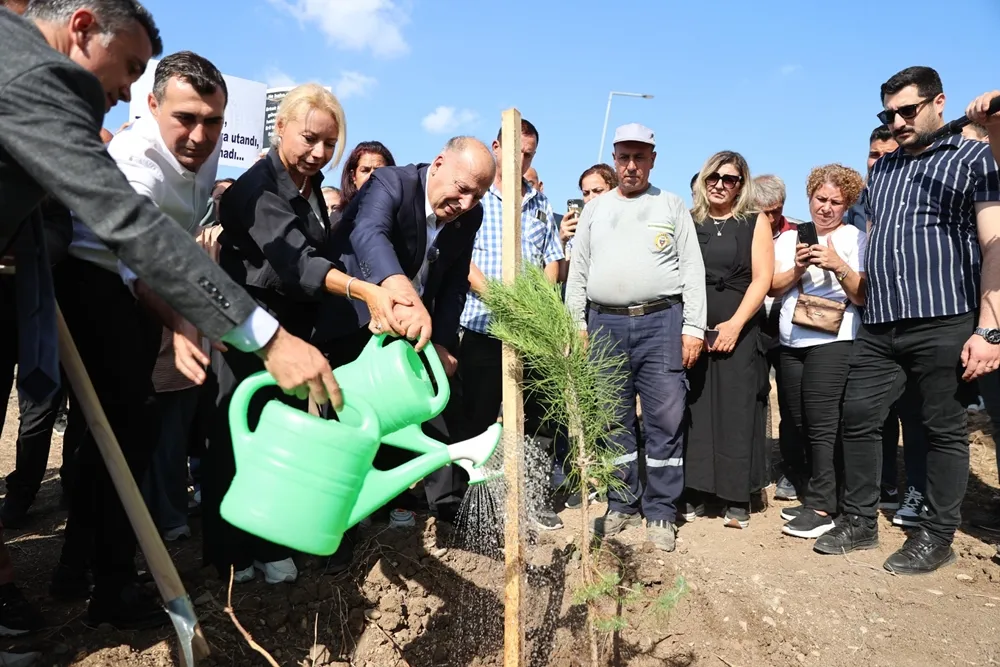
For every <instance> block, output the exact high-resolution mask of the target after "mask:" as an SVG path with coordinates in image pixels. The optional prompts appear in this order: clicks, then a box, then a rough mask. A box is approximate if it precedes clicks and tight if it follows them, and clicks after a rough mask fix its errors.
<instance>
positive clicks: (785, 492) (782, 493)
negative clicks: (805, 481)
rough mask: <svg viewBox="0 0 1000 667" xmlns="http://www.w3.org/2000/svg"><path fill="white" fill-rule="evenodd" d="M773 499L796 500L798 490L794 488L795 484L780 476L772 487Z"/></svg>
mask: <svg viewBox="0 0 1000 667" xmlns="http://www.w3.org/2000/svg"><path fill="white" fill-rule="evenodd" d="M774 499H775V500H798V499H799V492H798V491H796V490H795V485H794V484H792V482H791V480H790V479H788V478H787V477H785V476H784V475H782V476H781V479H779V480H778V483H777V484H776V485H775V487H774Z"/></svg>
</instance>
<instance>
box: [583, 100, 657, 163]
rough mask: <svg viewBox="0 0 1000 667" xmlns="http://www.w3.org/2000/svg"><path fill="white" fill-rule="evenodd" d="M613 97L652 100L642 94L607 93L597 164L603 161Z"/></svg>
mask: <svg viewBox="0 0 1000 667" xmlns="http://www.w3.org/2000/svg"><path fill="white" fill-rule="evenodd" d="M615 95H621V96H622V97H641V98H643V99H645V100H651V99H653V96H652V95H647V94H644V93H622V92H619V91H617V90H612V91H611V92H610V93H608V108H607V109H605V110H604V129H603V130H601V148H600V150H598V151H597V161H598V162H600V161H601V160H603V159H604V139H605V138H606V137H607V136H608V119H609V118H610V117H611V100H612V99H614V96H615Z"/></svg>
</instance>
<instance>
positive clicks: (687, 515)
mask: <svg viewBox="0 0 1000 667" xmlns="http://www.w3.org/2000/svg"><path fill="white" fill-rule="evenodd" d="M677 514H678V516H679V517H680V519H681V521H684V522H686V523H691V522H692V521H694V520H695V519H697V518H698V517H702V516H705V503H699V504H697V505H695V504H693V503H689V502H687V501H686V500H685V501H683V502H681V503H680V505H678V507H677Z"/></svg>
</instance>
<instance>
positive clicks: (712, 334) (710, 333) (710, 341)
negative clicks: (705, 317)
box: [705, 329, 719, 350]
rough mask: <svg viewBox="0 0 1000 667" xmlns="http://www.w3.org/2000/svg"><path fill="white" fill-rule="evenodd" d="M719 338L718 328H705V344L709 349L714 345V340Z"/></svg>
mask: <svg viewBox="0 0 1000 667" xmlns="http://www.w3.org/2000/svg"><path fill="white" fill-rule="evenodd" d="M717 340H719V330H718V329H705V345H707V346H708V349H709V350H711V349H712V348H713V347H715V341H717Z"/></svg>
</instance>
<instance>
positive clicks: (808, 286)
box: [774, 225, 868, 347]
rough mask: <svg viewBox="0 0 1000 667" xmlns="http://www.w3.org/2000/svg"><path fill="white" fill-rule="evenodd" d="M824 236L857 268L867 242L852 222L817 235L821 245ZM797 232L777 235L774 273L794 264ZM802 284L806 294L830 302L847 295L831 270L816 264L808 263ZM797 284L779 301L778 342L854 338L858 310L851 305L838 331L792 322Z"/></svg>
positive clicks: (793, 343) (861, 263) (802, 344)
mask: <svg viewBox="0 0 1000 667" xmlns="http://www.w3.org/2000/svg"><path fill="white" fill-rule="evenodd" d="M827 236H832V237H833V246H834V247H835V248H836V249H837V254H838V255H840V257H841V259H843V260H844V261H845V262H847V265H848V266H850V267H851V269H853V270H854V271H861V267H862V266H864V263H865V248H866V246H867V245H868V237H867V236H866V235H865V233H864V232H862V231H860V230H859V229H858V228H857V227H854V226H853V225H841V226H840V227H837V229H835V230H834V231H833V233H832V234H829V235H824V236H820V237H819V242H820V244H821V245H826V243H827ZM798 240H799V237H798V232H796V231H795V230H790V231H787V232H785V233H784V234H782V235H781V236H779V237H778V240H777V241H775V243H774V266H775V269H774V272H775V273H782V272H784V271H788V270H789V269H791V268H792V267H793V266H795V245H796V244H797V243H798ZM802 287H804V289H805V293H806V294H809V295H810V296H818V297H822V298H824V299H833V300H834V301H846V300H847V294H846V293H845V292H844V288H843V287H842V286H841V284H840V281H838V280H837V276H835V275H834V274H833V272H832V271H825V270H823V269H821V268H819V267H818V266H810V267H809V268H808V269H806V272H805V273H804V274H802ZM799 294H801V292H800V291H799V285H798V284H796V285H794V286H793V287H791V288H790V289H789V290H788V291H787V292H786V293H785V297H784V300H783V301H782V303H781V320H780V323H779V327H778V329H779V338H780V340H781V344H782V345H786V346H788V347H812V346H813V345H822V344H823V343H833V342H835V341H838V340H854V337H855V336H857V333H858V326H860V324H861V319H860V317H859V314H858V309H857V307H856V306H855V305H854V304H850V305H849V306H848V307H847V310H846V311H845V312H844V320H843V322H841V324H840V332H839V333H838V334H837V335H836V336H834V335H833V334H829V333H824V332H822V331H815V330H813V329H807V328H805V327H800V326H798V325H797V324H792V317H793V316H794V314H795V304H796V303H798V300H799Z"/></svg>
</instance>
